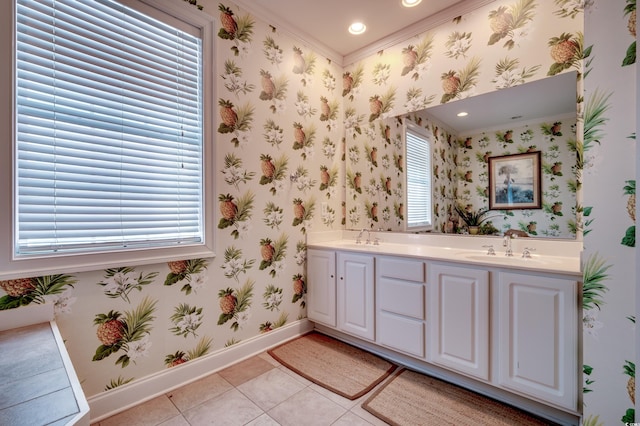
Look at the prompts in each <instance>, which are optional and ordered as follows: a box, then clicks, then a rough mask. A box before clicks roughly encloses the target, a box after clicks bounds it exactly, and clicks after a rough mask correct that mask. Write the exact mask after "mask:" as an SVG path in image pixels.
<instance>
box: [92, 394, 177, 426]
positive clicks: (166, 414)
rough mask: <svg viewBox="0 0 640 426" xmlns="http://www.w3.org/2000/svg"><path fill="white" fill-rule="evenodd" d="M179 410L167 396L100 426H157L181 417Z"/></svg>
mask: <svg viewBox="0 0 640 426" xmlns="http://www.w3.org/2000/svg"><path fill="white" fill-rule="evenodd" d="M179 414H180V412H179V411H178V409H177V408H176V407H175V406H174V405H173V404H172V403H171V401H169V398H167V397H166V396H165V395H162V396H159V397H157V398H153V399H151V400H149V401H147V402H144V403H142V404H140V405H136V406H135V407H133V408H131V409H129V410H127V411H123V412H122V413H119V414H116V415H115V416H111V417H109V418H107V419H104V420H101V421H100V426H122V425H127V426H156V425H158V424H160V423H162V422H164V421H166V420H169V419H172V418H174V417H175V416H177V415H179Z"/></svg>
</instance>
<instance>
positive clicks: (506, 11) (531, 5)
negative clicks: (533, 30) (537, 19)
mask: <svg viewBox="0 0 640 426" xmlns="http://www.w3.org/2000/svg"><path fill="white" fill-rule="evenodd" d="M536 6H537V4H536V1H535V0H520V1H518V2H516V3H513V4H511V5H510V6H499V7H498V8H497V9H495V10H492V11H491V12H490V13H489V26H490V27H491V31H493V33H492V34H491V37H490V38H489V42H488V44H489V45H490V46H491V45H493V44H496V43H498V42H499V41H501V40H502V39H506V41H505V43H504V45H503V47H506V48H507V49H513V48H514V47H515V46H516V45H517V44H518V40H519V39H522V38H526V37H527V35H528V33H529V26H530V24H531V22H532V21H533V18H534V16H535V13H534V9H535V8H536Z"/></svg>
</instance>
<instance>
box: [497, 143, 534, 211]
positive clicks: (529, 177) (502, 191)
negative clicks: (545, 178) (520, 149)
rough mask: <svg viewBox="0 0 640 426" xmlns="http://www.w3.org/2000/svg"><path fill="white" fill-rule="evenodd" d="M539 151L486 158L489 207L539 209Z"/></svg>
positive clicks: (499, 208) (498, 208)
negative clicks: (487, 163) (487, 161)
mask: <svg viewBox="0 0 640 426" xmlns="http://www.w3.org/2000/svg"><path fill="white" fill-rule="evenodd" d="M540 158H541V154H540V151H534V152H526V153H522V154H511V155H501V156H497V157H489V209H490V210H514V209H540V208H542V188H541V173H542V165H541V163H540Z"/></svg>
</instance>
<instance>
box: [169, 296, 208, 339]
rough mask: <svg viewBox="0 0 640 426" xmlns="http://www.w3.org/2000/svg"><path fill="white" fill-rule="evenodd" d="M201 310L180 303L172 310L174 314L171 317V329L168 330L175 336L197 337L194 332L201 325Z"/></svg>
mask: <svg viewBox="0 0 640 426" xmlns="http://www.w3.org/2000/svg"><path fill="white" fill-rule="evenodd" d="M202 318H203V314H202V308H201V307H197V306H190V305H188V304H186V303H181V304H180V305H178V306H176V307H175V308H174V313H173V315H171V318H170V319H171V322H172V323H173V327H172V328H170V329H169V331H171V332H172V333H173V334H175V335H176V336H182V337H185V338H186V337H187V336H188V335H192V336H193V337H197V336H198V335H197V334H196V330H197V329H198V328H199V327H200V326H201V325H202Z"/></svg>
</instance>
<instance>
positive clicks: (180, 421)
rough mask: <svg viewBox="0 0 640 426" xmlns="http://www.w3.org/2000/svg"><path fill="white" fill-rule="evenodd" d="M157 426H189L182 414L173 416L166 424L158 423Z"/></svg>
mask: <svg viewBox="0 0 640 426" xmlns="http://www.w3.org/2000/svg"><path fill="white" fill-rule="evenodd" d="M158 426H189V422H188V421H187V419H185V418H184V416H183V415H182V414H180V415H179V416H175V417H173V418H171V419H169V420H167V421H166V422H162V423H160V424H159V425H158Z"/></svg>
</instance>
